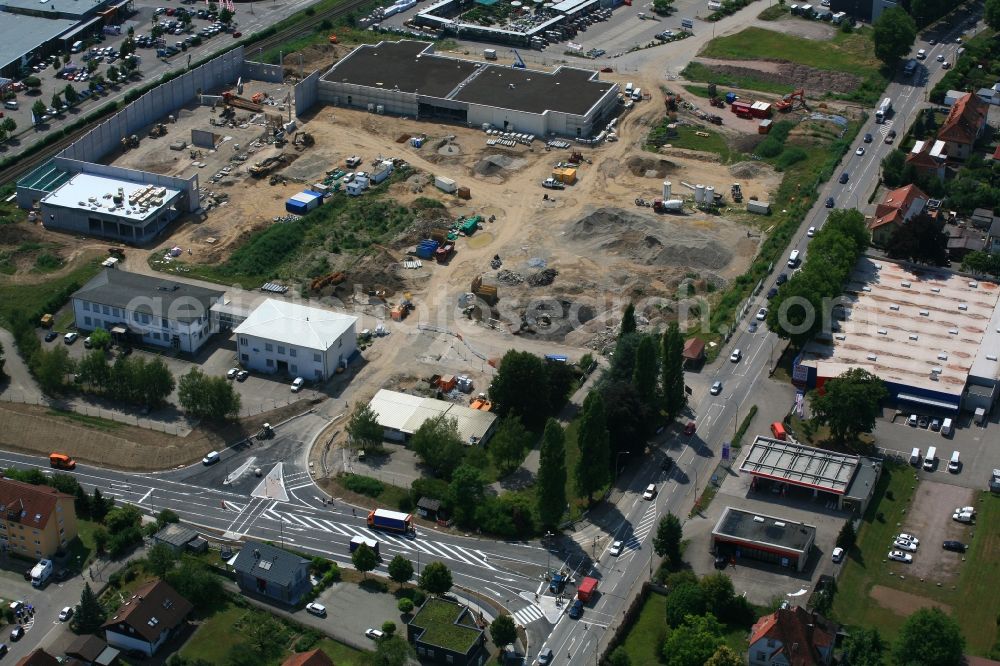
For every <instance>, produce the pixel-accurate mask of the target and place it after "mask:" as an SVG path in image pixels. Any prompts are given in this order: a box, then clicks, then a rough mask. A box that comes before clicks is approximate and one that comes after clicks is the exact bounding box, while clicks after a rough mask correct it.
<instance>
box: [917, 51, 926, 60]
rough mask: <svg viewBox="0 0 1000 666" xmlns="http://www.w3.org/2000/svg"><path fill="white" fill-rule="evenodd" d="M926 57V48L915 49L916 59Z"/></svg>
mask: <svg viewBox="0 0 1000 666" xmlns="http://www.w3.org/2000/svg"><path fill="white" fill-rule="evenodd" d="M926 57H927V51H926V50H924V49H920V50H919V51H917V59H918V60H923V59H924V58H926Z"/></svg>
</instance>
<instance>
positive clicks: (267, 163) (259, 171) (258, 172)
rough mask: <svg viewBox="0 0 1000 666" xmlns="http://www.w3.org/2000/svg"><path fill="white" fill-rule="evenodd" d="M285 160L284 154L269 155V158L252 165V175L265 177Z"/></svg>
mask: <svg viewBox="0 0 1000 666" xmlns="http://www.w3.org/2000/svg"><path fill="white" fill-rule="evenodd" d="M284 161H285V156H284V155H274V156H272V157H268V158H267V159H264V160H261V161H260V162H257V163H256V164H254V165H253V166H251V167H250V169H249V171H250V175H251V176H253V177H254V178H263V177H264V176H266V175H267V174H269V173H271V171H273V170H274V169H276V168H277V167H278V165H279V164H283V163H284Z"/></svg>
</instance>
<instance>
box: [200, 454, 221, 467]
mask: <svg viewBox="0 0 1000 666" xmlns="http://www.w3.org/2000/svg"><path fill="white" fill-rule="evenodd" d="M219 460H221V457H220V456H219V452H218V451H209V452H208V454H206V455H205V457H204V458H202V459H201V464H202V465H205V466H206V467H207V466H208V465H214V464H215V463H217V462H219Z"/></svg>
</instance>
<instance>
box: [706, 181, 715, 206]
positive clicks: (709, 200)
mask: <svg viewBox="0 0 1000 666" xmlns="http://www.w3.org/2000/svg"><path fill="white" fill-rule="evenodd" d="M704 203H705V204H713V203H715V188H714V187H713V186H711V185H709V186H708V187H706V188H705V201H704Z"/></svg>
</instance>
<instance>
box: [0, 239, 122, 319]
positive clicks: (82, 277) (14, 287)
mask: <svg viewBox="0 0 1000 666" xmlns="http://www.w3.org/2000/svg"><path fill="white" fill-rule="evenodd" d="M98 257H100V258H101V259H104V258H105V257H106V253H95V252H90V253H86V254H85V255H84V258H82V259H81V260H80V261H77V262H76V267H75V268H74V269H73V270H71V271H69V272H68V273H65V274H63V275H60V276H58V277H52V278H46V279H45V281H44V282H39V283H37V284H9V283H3V282H0V321H5V322H9V321H10V317H11V315H12V314H13V313H15V312H34V311H35V310H36V309H37V308H38V307H39V306H40V305H41V304H43V303H47V302H48V301H49V300H50V299H51V298H52V297H53V296H55V295H56V294H58V293H59V292H60V291H62V290H63V289H65V288H67V287H68V286H70V285H73V284H76V285H79V286H83V284H84V283H85V282H86V281H87V280H89V279H90V278H92V277H93V276H94V275H96V274H97V272H98V271H99V270H100V268H101V265H100V262H99V261H97V259H98Z"/></svg>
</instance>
